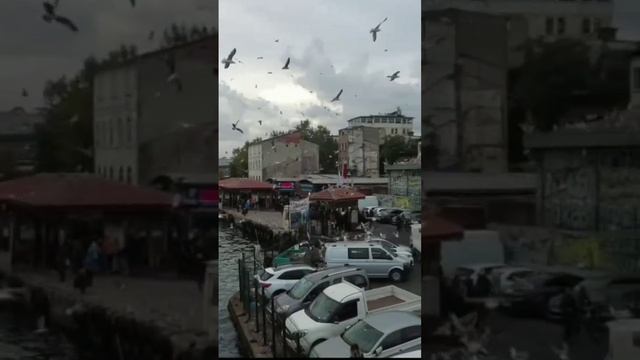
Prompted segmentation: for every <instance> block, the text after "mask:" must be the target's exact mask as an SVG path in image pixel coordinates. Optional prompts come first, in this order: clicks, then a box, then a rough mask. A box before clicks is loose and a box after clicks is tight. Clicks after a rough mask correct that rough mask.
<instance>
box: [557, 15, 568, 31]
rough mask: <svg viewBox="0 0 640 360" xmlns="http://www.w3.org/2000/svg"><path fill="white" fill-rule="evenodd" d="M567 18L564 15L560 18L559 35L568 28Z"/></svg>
mask: <svg viewBox="0 0 640 360" xmlns="http://www.w3.org/2000/svg"><path fill="white" fill-rule="evenodd" d="M566 25H567V24H566V20H565V18H563V17H560V18H558V35H563V34H564V32H565V30H566Z"/></svg>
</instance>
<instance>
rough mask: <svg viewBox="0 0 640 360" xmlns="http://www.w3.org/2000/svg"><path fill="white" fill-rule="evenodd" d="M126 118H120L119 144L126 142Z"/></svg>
mask: <svg viewBox="0 0 640 360" xmlns="http://www.w3.org/2000/svg"><path fill="white" fill-rule="evenodd" d="M124 131H125V129H124V119H122V118H120V119H118V146H122V144H124Z"/></svg>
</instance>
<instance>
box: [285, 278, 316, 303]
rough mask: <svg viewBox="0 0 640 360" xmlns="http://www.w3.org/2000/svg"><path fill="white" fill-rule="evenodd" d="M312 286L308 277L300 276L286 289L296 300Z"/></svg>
mask: <svg viewBox="0 0 640 360" xmlns="http://www.w3.org/2000/svg"><path fill="white" fill-rule="evenodd" d="M312 287H313V282H311V281H309V279H305V278H302V279H300V281H298V282H297V283H296V284H295V285H293V287H292V288H291V289H290V290H289V291H288V294H289V296H291V297H292V298H294V299H296V300H300V299H302V298H303V297H304V296H305V295H307V293H308V292H309V290H310V289H311V288H312Z"/></svg>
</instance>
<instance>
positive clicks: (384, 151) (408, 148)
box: [380, 135, 418, 164]
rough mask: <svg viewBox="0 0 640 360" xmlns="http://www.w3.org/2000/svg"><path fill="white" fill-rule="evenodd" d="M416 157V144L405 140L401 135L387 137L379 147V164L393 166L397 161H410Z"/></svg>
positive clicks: (411, 140)
mask: <svg viewBox="0 0 640 360" xmlns="http://www.w3.org/2000/svg"><path fill="white" fill-rule="evenodd" d="M416 156H418V142H417V141H416V140H413V139H409V140H405V137H404V136H402V135H392V136H387V137H386V139H385V142H384V144H382V146H380V162H381V163H387V164H394V163H396V162H397V161H398V160H403V159H410V158H414V157H416Z"/></svg>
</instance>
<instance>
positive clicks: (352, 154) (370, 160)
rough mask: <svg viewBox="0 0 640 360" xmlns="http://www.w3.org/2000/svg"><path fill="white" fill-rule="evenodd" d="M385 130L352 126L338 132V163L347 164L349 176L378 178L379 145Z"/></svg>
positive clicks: (382, 140)
mask: <svg viewBox="0 0 640 360" xmlns="http://www.w3.org/2000/svg"><path fill="white" fill-rule="evenodd" d="M386 131H387V129H385V128H382V127H369V126H353V127H348V128H344V129H340V130H339V135H338V136H339V138H338V162H339V163H340V164H347V168H348V169H349V171H350V175H351V176H359V177H378V176H379V175H380V170H379V166H380V145H382V143H383V142H384V138H385V136H386Z"/></svg>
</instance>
